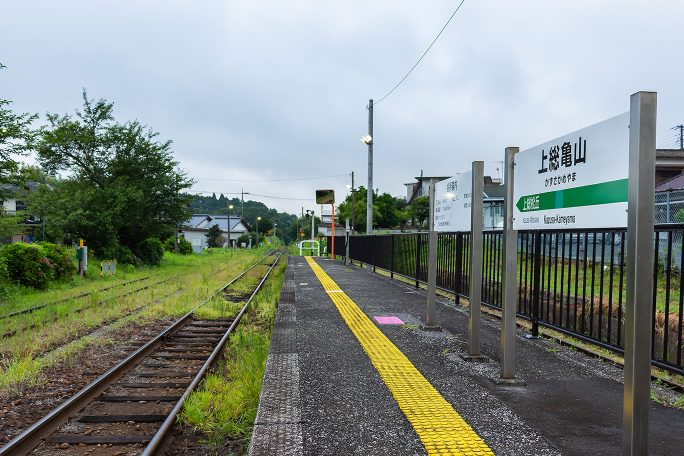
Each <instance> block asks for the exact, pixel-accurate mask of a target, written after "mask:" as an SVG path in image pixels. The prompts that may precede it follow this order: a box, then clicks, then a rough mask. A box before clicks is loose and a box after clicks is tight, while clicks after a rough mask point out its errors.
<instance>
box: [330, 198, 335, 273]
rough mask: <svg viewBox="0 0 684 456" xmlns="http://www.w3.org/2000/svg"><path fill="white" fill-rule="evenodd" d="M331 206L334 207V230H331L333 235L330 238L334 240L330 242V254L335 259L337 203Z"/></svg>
mask: <svg viewBox="0 0 684 456" xmlns="http://www.w3.org/2000/svg"><path fill="white" fill-rule="evenodd" d="M330 208H331V209H332V223H331V226H332V231H331V236H330V239H331V240H332V242H331V243H330V256H331V257H332V259H333V260H334V259H335V205H334V204H331V205H330Z"/></svg>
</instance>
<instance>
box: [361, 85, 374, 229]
mask: <svg viewBox="0 0 684 456" xmlns="http://www.w3.org/2000/svg"><path fill="white" fill-rule="evenodd" d="M361 141H363V143H364V144H366V145H367V146H368V188H366V234H373V142H374V141H373V99H372V98H371V99H370V100H368V134H367V135H364V136H362V137H361Z"/></svg>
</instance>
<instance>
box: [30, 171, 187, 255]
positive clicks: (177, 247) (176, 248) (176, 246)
mask: <svg viewBox="0 0 684 456" xmlns="http://www.w3.org/2000/svg"><path fill="white" fill-rule="evenodd" d="M179 187H180V185H178V175H176V199H178V190H179ZM179 230H180V225H178V226H176V239H175V241H174V243H173V251H174V252H176V253H178V251H179V246H178V231H179ZM43 240H45V239H43Z"/></svg>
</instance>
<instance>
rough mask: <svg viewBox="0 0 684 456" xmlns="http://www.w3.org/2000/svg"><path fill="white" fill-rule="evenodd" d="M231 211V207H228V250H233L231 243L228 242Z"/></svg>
mask: <svg viewBox="0 0 684 456" xmlns="http://www.w3.org/2000/svg"><path fill="white" fill-rule="evenodd" d="M232 210H233V205H232V204H230V205H229V206H228V248H233V243H232V242H230V211H232Z"/></svg>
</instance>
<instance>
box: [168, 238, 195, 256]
mask: <svg viewBox="0 0 684 456" xmlns="http://www.w3.org/2000/svg"><path fill="white" fill-rule="evenodd" d="M175 246H176V245H175V238H173V237H170V238H168V239H167V240H166V241H164V250H165V251H166V252H173V249H174V247H175ZM178 253H180V254H181V255H190V254H191V253H192V244H191V243H190V241H186V240H185V238H184V237H183V236H180V237H179V238H178Z"/></svg>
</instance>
